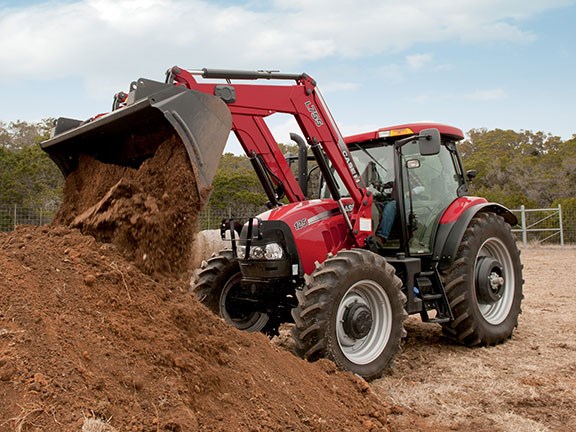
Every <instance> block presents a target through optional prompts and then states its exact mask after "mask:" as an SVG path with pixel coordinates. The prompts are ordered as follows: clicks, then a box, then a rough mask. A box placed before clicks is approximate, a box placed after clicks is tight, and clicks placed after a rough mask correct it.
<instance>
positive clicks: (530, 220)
mask: <svg viewBox="0 0 576 432" xmlns="http://www.w3.org/2000/svg"><path fill="white" fill-rule="evenodd" d="M56 211H57V206H52V207H33V206H21V205H17V204H0V231H12V230H13V229H14V227H15V226H16V225H44V224H49V223H50V222H51V221H52V219H53V218H54V215H55V214H56ZM264 211H266V207H264V206H255V205H250V204H244V205H240V206H235V207H226V208H222V207H219V206H215V205H207V206H206V207H205V208H204V210H202V212H201V213H200V214H199V217H198V229H199V230H206V229H218V228H219V227H220V224H221V222H222V220H223V219H230V218H234V219H238V220H243V219H248V218H249V217H251V216H255V215H258V214H260V213H262V212H264ZM512 212H513V213H514V214H515V215H516V216H517V218H518V225H516V226H514V227H513V231H514V232H515V233H516V235H517V237H518V240H519V241H521V242H522V244H523V245H524V246H527V245H529V244H549V245H561V246H563V245H564V244H567V243H570V244H576V208H563V207H561V206H558V207H554V208H543V209H527V208H525V207H524V206H522V207H521V208H519V209H515V210H512Z"/></svg>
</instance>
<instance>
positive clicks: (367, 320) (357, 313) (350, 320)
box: [342, 302, 372, 339]
mask: <svg viewBox="0 0 576 432" xmlns="http://www.w3.org/2000/svg"><path fill="white" fill-rule="evenodd" d="M343 318H344V322H343V323H342V325H343V327H344V331H345V332H346V334H347V335H348V336H350V337H352V338H354V339H362V338H363V337H365V336H366V335H367V334H368V333H370V329H371V328H372V312H371V311H370V308H369V307H368V306H366V305H365V304H363V303H358V302H354V303H352V304H350V305H348V306H347V307H346V311H345V312H344V317H343Z"/></svg>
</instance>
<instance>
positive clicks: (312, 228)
mask: <svg viewBox="0 0 576 432" xmlns="http://www.w3.org/2000/svg"><path fill="white" fill-rule="evenodd" d="M346 207H347V209H350V211H352V207H353V204H352V200H349V202H347V203H346ZM259 218H260V219H262V220H282V221H283V222H285V223H286V224H287V225H288V226H289V227H290V229H291V230H292V234H293V236H294V241H295V243H296V248H297V250H298V254H299V255H300V262H301V263H302V267H303V270H304V273H306V274H310V273H311V272H312V271H314V269H315V263H316V262H319V263H322V262H324V260H326V258H327V256H328V254H330V253H332V254H336V253H337V252H338V251H340V250H342V249H350V248H352V247H354V244H355V243H354V238H353V237H352V236H351V235H350V233H349V231H348V228H347V226H346V222H345V220H344V217H343V216H342V214H341V213H340V211H339V209H338V205H337V204H336V202H335V201H333V200H310V201H303V202H300V203H294V204H289V205H286V206H282V207H279V208H277V209H273V210H270V211H268V212H266V213H263V214H261V215H260V216H259Z"/></svg>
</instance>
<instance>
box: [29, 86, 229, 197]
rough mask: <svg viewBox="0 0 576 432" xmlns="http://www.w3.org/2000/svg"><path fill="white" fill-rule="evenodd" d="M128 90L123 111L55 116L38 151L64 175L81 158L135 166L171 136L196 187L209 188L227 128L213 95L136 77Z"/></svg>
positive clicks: (225, 111)
mask: <svg viewBox="0 0 576 432" xmlns="http://www.w3.org/2000/svg"><path fill="white" fill-rule="evenodd" d="M132 87H133V88H132V91H131V92H130V95H129V96H128V101H129V102H128V103H127V105H126V106H125V107H122V108H119V109H116V110H115V111H112V112H110V113H108V114H106V115H103V116H101V117H98V118H96V119H95V120H92V121H88V122H82V121H80V120H73V119H67V118H59V119H58V120H57V122H56V125H55V127H54V130H53V133H52V134H53V137H52V138H50V139H49V140H46V141H44V142H42V143H41V144H40V146H41V148H42V149H43V150H44V151H46V152H47V153H48V155H49V156H50V158H51V159H52V160H53V161H54V162H55V163H56V164H57V165H58V167H59V168H60V170H61V171H62V173H63V174H64V176H65V177H67V176H68V175H69V174H70V173H72V172H73V171H74V170H76V169H77V167H78V159H79V157H80V155H88V156H91V157H93V158H95V159H97V160H99V161H101V162H103V163H108V164H115V165H121V166H128V167H133V168H138V167H139V166H140V165H141V163H142V162H143V161H144V160H146V159H148V158H150V157H152V156H153V155H154V153H155V152H156V150H157V149H158V147H159V146H160V144H162V142H164V141H165V140H166V139H167V138H169V137H171V136H173V135H174V134H176V135H177V136H179V137H180V139H181V140H182V142H183V143H184V146H185V147H186V151H187V152H188V156H189V158H190V161H191V163H192V165H193V166H194V167H195V173H196V176H197V179H196V180H197V183H198V184H197V185H198V187H199V189H201V188H203V187H207V186H209V185H210V184H211V182H212V179H213V178H214V175H215V173H216V170H217V168H218V163H219V161H220V158H221V156H222V153H223V151H224V147H225V145H226V141H227V138H228V134H229V133H230V129H231V126H232V116H231V114H230V110H229V109H228V107H227V106H226V104H225V103H224V102H223V101H222V100H221V99H220V98H218V97H216V96H212V95H208V94H205V93H201V92H198V91H195V90H189V89H186V88H184V87H179V86H174V85H170V84H164V83H160V82H156V81H151V80H145V79H140V80H138V82H137V83H133V85H132ZM166 168H167V169H170V167H166Z"/></svg>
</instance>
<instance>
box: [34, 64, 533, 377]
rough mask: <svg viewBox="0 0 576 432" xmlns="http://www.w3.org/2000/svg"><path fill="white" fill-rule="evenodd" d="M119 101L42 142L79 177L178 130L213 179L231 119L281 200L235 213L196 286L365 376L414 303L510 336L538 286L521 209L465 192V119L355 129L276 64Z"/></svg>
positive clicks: (303, 348) (446, 325)
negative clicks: (386, 210)
mask: <svg viewBox="0 0 576 432" xmlns="http://www.w3.org/2000/svg"><path fill="white" fill-rule="evenodd" d="M261 80H266V81H269V82H267V83H266V84H261V83H260V81H261ZM113 108H114V109H113V111H112V112H111V113H109V114H106V115H103V116H98V117H96V118H94V119H91V120H89V121H87V122H81V121H77V120H69V119H59V120H58V122H57V125H56V128H55V134H54V136H53V138H51V139H50V140H48V141H46V142H44V143H43V144H42V148H43V149H44V150H46V151H47V152H48V154H49V155H50V156H51V157H52V159H54V161H55V162H56V163H57V164H58V166H59V167H60V169H61V170H62V172H63V173H64V175H68V174H69V173H71V172H73V171H74V170H75V169H76V167H77V160H78V158H79V157H80V155H82V154H87V155H89V156H91V157H94V158H96V159H98V160H100V161H101V162H104V163H113V164H120V165H125V166H138V164H140V163H142V161H143V160H145V159H146V158H148V157H150V156H151V155H153V153H154V150H155V148H157V147H158V145H159V143H160V142H162V140H163V139H165V138H166V136H168V135H170V134H172V135H174V134H175V135H176V136H178V137H179V138H180V139H181V141H182V143H183V145H185V146H186V149H187V150H188V155H189V156H190V161H191V163H192V166H193V168H194V172H195V173H196V175H197V177H198V178H197V180H198V183H199V184H201V185H203V186H206V185H207V184H209V183H210V181H211V180H212V178H213V176H214V173H215V170H216V167H217V164H218V160H219V158H220V155H221V153H222V151H223V148H224V145H225V142H226V137H227V135H228V133H229V131H230V130H232V131H233V132H234V133H235V135H236V137H237V138H238V140H239V142H240V143H241V144H242V146H243V148H244V150H245V152H246V155H247V157H248V158H249V159H250V161H251V162H252V165H253V167H254V169H255V171H256V174H257V175H258V178H259V179H260V181H261V183H262V186H263V189H264V191H265V192H266V194H267V197H268V206H269V209H270V210H268V211H267V212H265V213H263V214H260V215H257V216H254V217H252V218H250V219H249V220H248V221H247V222H245V221H234V220H231V221H227V222H226V224H225V227H227V228H232V229H231V230H230V233H231V234H232V239H231V243H230V248H229V249H227V250H224V251H222V252H220V253H219V254H218V255H217V256H215V257H213V258H211V259H210V260H208V262H207V265H206V266H205V267H204V268H203V269H202V271H201V272H200V273H199V275H198V278H197V280H196V282H195V285H194V287H193V291H194V293H195V294H196V295H197V297H198V298H199V299H200V301H201V302H202V303H204V304H205V305H206V306H207V307H209V308H210V309H211V310H212V311H214V312H215V313H217V314H219V315H220V316H222V317H223V318H224V319H225V320H226V321H227V322H228V323H230V324H231V325H233V326H235V327H237V328H239V329H243V330H247V331H263V332H266V333H267V334H270V335H274V334H276V333H277V332H278V328H279V326H280V324H281V323H284V322H292V323H294V326H293V336H294V339H295V342H296V346H297V351H298V352H299V354H300V355H301V356H302V357H304V358H306V359H308V360H316V359H319V358H323V357H325V358H329V359H331V360H333V361H334V362H335V363H336V364H337V365H338V366H339V367H340V368H342V369H345V370H350V371H352V372H354V373H357V374H359V375H361V376H363V377H365V378H366V379H374V378H377V377H379V376H380V375H381V374H382V373H383V371H384V370H385V369H386V368H387V367H389V365H390V364H391V362H392V360H393V359H394V357H395V355H396V354H397V353H398V351H399V349H400V343H401V340H402V338H403V337H404V336H405V333H406V332H405V330H404V324H403V323H404V320H405V318H406V317H407V316H408V314H415V313H418V314H420V316H421V317H422V319H423V320H424V321H427V322H434V323H438V324H440V325H441V326H442V328H443V331H444V333H445V334H446V335H447V336H448V337H450V338H452V339H454V340H456V341H458V342H460V343H463V344H465V345H469V346H476V345H493V344H497V343H501V342H503V341H505V340H506V339H507V338H509V337H511V335H512V332H513V330H514V328H515V327H516V326H517V322H518V315H519V313H520V302H521V298H522V283H523V281H522V273H521V264H520V260H519V252H518V249H517V247H516V243H515V240H514V237H513V236H512V233H511V230H510V227H511V226H512V225H514V224H515V223H516V218H515V217H514V215H513V214H512V213H511V212H510V211H509V210H507V209H506V208H504V207H503V206H501V205H499V204H496V203H489V202H487V201H486V200H485V199H483V198H478V197H469V196H467V195H466V173H465V172H464V170H463V166H462V162H461V159H460V156H459V154H458V151H457V147H456V143H457V142H458V141H459V140H461V139H462V138H463V134H462V132H461V131H460V130H459V129H457V128H454V127H451V126H447V125H441V124H425V123H414V124H406V125H399V126H393V127H386V128H382V129H379V130H376V131H373V132H368V133H364V134H360V135H356V136H353V137H347V138H344V137H343V136H342V135H341V134H340V132H339V130H338V127H337V125H336V123H335V122H334V119H333V118H332V116H331V114H330V112H329V110H328V108H327V106H326V105H325V103H324V101H323V99H322V97H321V95H320V92H319V91H318V88H317V86H316V82H315V81H314V80H313V79H312V78H311V77H310V76H308V75H306V74H283V73H278V72H269V71H237V70H213V69H202V70H192V71H187V70H184V69H181V68H178V67H173V68H171V69H170V70H169V71H168V72H167V74H166V80H165V82H164V83H160V82H154V81H150V80H145V79H140V80H138V81H137V82H135V83H133V84H132V86H131V90H130V92H129V93H128V94H123V93H120V94H118V95H117V96H116V98H115V101H114V105H113ZM276 113H284V114H289V115H292V116H294V118H295V120H296V122H297V123H298V125H299V127H300V129H301V133H302V134H303V138H302V137H300V136H299V135H292V137H293V139H295V140H296V141H297V142H298V143H300V145H301V146H304V145H308V147H309V149H310V152H311V153H312V155H313V158H314V160H315V162H316V164H317V166H318V169H319V171H320V173H321V177H322V188H321V191H320V192H319V198H317V199H310V198H309V197H308V194H307V191H306V189H307V188H306V187H305V179H306V178H307V177H308V176H307V173H306V172H299V174H298V178H299V179H300V181H298V179H297V178H296V176H295V175H294V174H293V172H292V170H291V168H290V166H289V164H288V162H287V161H286V159H285V158H284V156H283V155H282V153H281V151H280V148H279V146H278V145H277V143H276V141H275V139H274V137H273V136H272V133H271V132H270V130H269V128H268V126H267V124H266V121H265V119H266V118H267V117H269V116H271V115H273V114H276ZM304 143H306V144H304ZM303 158H305V159H308V156H307V155H306V152H301V161H300V162H301V163H300V164H299V166H300V171H303V170H306V168H305V167H306V163H305V161H304V160H302V159H303ZM167 169H169V167H167ZM391 200H393V201H394V203H395V211H394V215H393V216H394V223H393V228H392V232H391V233H390V236H389V237H388V238H387V239H386V242H385V243H384V244H381V243H378V242H375V241H374V240H375V237H374V235H375V231H376V229H377V227H378V225H379V224H380V223H381V222H380V221H381V212H382V208H383V207H384V206H385V204H387V203H388V202H390V201H391ZM236 231H238V232H239V233H240V234H237V232H236Z"/></svg>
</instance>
